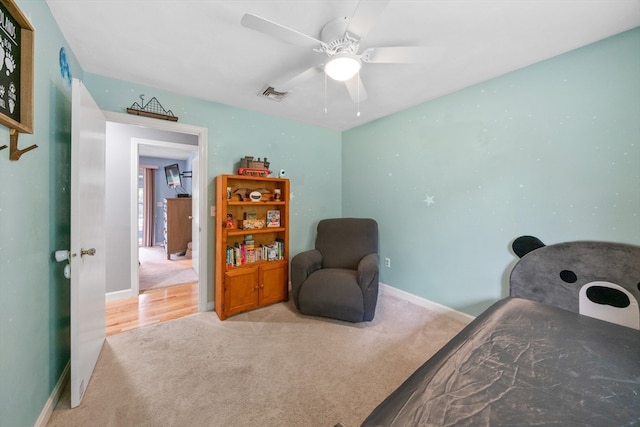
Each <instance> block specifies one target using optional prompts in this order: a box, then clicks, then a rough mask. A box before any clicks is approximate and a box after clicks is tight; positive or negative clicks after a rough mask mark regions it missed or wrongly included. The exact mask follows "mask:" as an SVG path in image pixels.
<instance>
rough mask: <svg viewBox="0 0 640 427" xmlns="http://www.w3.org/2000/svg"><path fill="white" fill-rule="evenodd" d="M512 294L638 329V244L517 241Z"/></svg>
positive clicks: (639, 289) (530, 237) (639, 265)
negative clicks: (551, 243) (547, 243)
mask: <svg viewBox="0 0 640 427" xmlns="http://www.w3.org/2000/svg"><path fill="white" fill-rule="evenodd" d="M512 247H513V250H514V252H515V253H516V255H518V256H519V257H520V260H519V261H518V263H517V264H516V265H515V266H514V268H513V270H512V271H511V276H510V279H509V283H510V295H511V296H512V297H518V298H525V299H529V300H533V301H538V302H542V303H544V304H548V305H552V306H556V307H560V308H564V309H566V310H570V311H574V312H576V313H581V314H585V315H588V316H591V317H596V318H599V319H602V320H607V321H611V322H614V323H619V324H622V325H624V326H629V327H632V328H635V329H640V309H639V308H638V301H640V246H635V245H628V244H623V243H611V242H597V241H577V242H565V243H557V244H553V245H549V246H547V245H545V244H544V243H542V241H540V240H539V239H537V238H535V237H532V236H522V237H518V238H517V239H516V240H514V242H513V244H512Z"/></svg>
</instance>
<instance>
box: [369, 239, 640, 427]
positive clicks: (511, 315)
mask: <svg viewBox="0 0 640 427" xmlns="http://www.w3.org/2000/svg"><path fill="white" fill-rule="evenodd" d="M591 243H592V242H590V244H591ZM579 246H580V245H579ZM582 246H584V244H582ZM539 247H540V246H539ZM625 249H630V252H629V253H628V255H630V256H629V260H630V261H632V262H633V265H632V266H631V267H630V269H627V270H624V271H625V272H631V273H632V274H631V276H634V277H635V279H630V281H629V280H627V281H626V282H625V281H624V280H622V281H621V280H618V282H624V283H623V286H618V285H615V286H618V287H619V288H620V289H622V290H623V291H624V292H626V293H627V294H628V295H630V296H631V299H633V300H634V301H633V303H635V306H634V305H633V304H631V302H630V303H629V304H628V305H627V306H625V307H618V306H621V305H623V304H621V303H619V302H618V300H616V301H614V302H615V304H617V306H616V307H613V308H616V309H620V312H621V313H623V314H624V310H625V309H630V310H631V311H633V310H636V313H637V311H638V308H637V294H638V292H639V291H640V289H639V287H640V283H639V282H640V258H639V256H640V247H636V246H633V247H629V248H625ZM530 251H533V249H531V248H528V249H526V252H527V253H528V252H530ZM566 252H567V248H566V247H562V248H560V253H561V254H562V255H561V256H564V254H565V253H566ZM539 255H540V253H538V254H537V257H538V258H539ZM623 255H624V254H623ZM521 256H522V257H523V259H522V260H521V261H524V260H525V258H524V254H523V255H521ZM620 256H621V253H620V252H617V253H616V257H617V258H616V260H617V261H615V262H614V261H611V262H607V264H612V263H613V264H615V265H616V268H617V269H618V270H620V266H621V264H620ZM556 258H557V257H554V259H556ZM531 259H535V258H533V257H532V258H529V260H531ZM580 260H584V257H580ZM556 261H557V260H556ZM556 261H554V262H556ZM536 262H537V263H540V261H539V260H538V259H536ZM636 264H637V265H636ZM525 267H526V266H525ZM560 268H565V264H563V263H561V267H560ZM520 270H523V269H522V268H519V267H518V265H516V268H514V271H513V272H512V278H511V279H512V280H511V287H512V288H511V296H509V297H506V298H504V299H501V300H500V301H498V302H496V303H495V304H494V305H492V306H491V307H490V308H489V309H487V310H486V311H485V312H483V313H482V314H481V315H479V316H478V317H477V318H475V319H474V320H473V321H472V322H471V323H470V324H469V325H467V327H465V328H464V329H463V330H462V331H461V332H460V333H459V334H458V335H456V336H455V337H454V338H453V339H452V340H451V341H449V342H448V343H447V344H446V345H445V346H444V347H443V348H442V349H441V350H440V351H438V352H437V353H436V354H435V355H433V357H431V358H430V359H429V360H428V361H426V362H425V363H424V364H423V365H422V366H421V367H420V368H418V369H417V370H416V371H415V372H414V373H413V374H412V375H411V376H410V377H409V378H408V379H407V380H406V381H405V382H404V383H403V384H402V385H400V387H398V388H397V389H396V390H395V391H394V392H392V393H391V394H390V395H389V396H388V397H387V398H386V399H385V400H384V401H383V402H382V403H380V404H379V405H378V406H377V407H376V408H375V409H374V410H373V412H372V413H371V414H370V415H369V416H368V417H367V418H366V419H365V421H364V422H363V423H362V426H363V427H372V426H384V427H391V426H402V427H407V426H474V427H477V426H523V425H527V426H530V425H536V426H550V425H553V426H607V427H609V426H631V425H640V331H638V330H637V328H634V327H629V326H625V322H627V321H628V319H622V321H620V322H618V323H614V322H612V321H607V320H602V318H595V317H593V316H587V315H584V314H580V311H579V310H580V308H581V307H582V306H580V308H579V307H578V304H577V303H576V311H572V310H570V309H567V308H566V307H564V306H566V302H561V303H560V304H559V305H560V307H558V306H555V305H550V304H549V303H545V302H541V301H534V300H532V299H536V298H538V299H541V300H544V299H545V298H546V296H542V297H540V296H539V295H534V296H532V298H531V299H528V298H519V297H515V296H514V294H518V293H519V291H518V290H519V289H520V288H521V287H522V286H523V281H522V280H520V279H521V278H522V277H523V278H525V279H526V280H528V281H534V282H538V280H537V279H536V278H535V277H534V275H532V274H531V270H532V269H530V268H525V269H524V270H523V271H525V272H526V274H523V275H522V277H519V275H520V273H521V271H520ZM544 270H545V271H546V270H548V269H547V268H546V267H545V268H544ZM583 270H584V269H583ZM560 271H562V272H563V274H564V276H565V277H566V276H567V273H565V272H566V271H569V270H567V269H563V270H560ZM571 271H573V270H571ZM616 271H617V270H616ZM514 272H515V273H516V274H515V275H514V274H513V273H514ZM574 273H575V274H574V275H575V276H577V277H588V276H589V275H587V274H583V273H584V271H580V270H576V271H575V272H574ZM545 274H546V273H545ZM618 274H619V273H618ZM624 274H626V273H624ZM571 278H572V279H573V276H572V277H571ZM607 278H608V277H607ZM550 280H553V279H550ZM585 280H587V281H586V282H584V283H583V282H580V280H578V279H576V280H572V281H571V283H572V285H571V286H572V287H573V288H575V289H576V291H575V292H574V290H572V289H570V287H567V289H568V290H566V292H565V291H563V292H565V293H566V294H567V295H571V296H570V297H569V298H574V297H575V298H578V294H579V293H580V290H582V291H583V292H582V293H584V288H585V287H586V289H587V290H589V287H593V286H594V285H593V284H594V283H595V284H596V285H595V286H598V287H599V288H600V287H603V286H604V285H603V283H609V282H604V281H602V278H600V279H598V280H592V279H591V278H589V279H585ZM633 280H635V282H634V281H633ZM565 283H568V282H567V281H565ZM612 286H614V285H612ZM543 287H544V286H540V287H539V288H543ZM558 287H559V285H558V286H555V285H554V286H553V292H554V293H555V294H557V293H558ZM611 289H613V290H614V291H617V290H618V289H617V288H615V287H612V288H611ZM543 293H544V292H543ZM574 294H575V295H574ZM616 297H620V295H616ZM599 304H601V305H602V304H603V303H602V301H599ZM563 307H564V308H563ZM609 308H612V307H609ZM636 315H637V314H636ZM625 316H626V314H625ZM627 317H628V316H627ZM634 325H635V324H634Z"/></svg>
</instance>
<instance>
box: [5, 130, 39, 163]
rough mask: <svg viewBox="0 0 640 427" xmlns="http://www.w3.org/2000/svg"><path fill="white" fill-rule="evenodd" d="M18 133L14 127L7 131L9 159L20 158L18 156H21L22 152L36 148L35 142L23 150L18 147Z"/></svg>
mask: <svg viewBox="0 0 640 427" xmlns="http://www.w3.org/2000/svg"><path fill="white" fill-rule="evenodd" d="M18 135H19V133H18V131H17V130H15V129H11V130H10V131H9V145H10V147H9V160H20V156H22V155H23V154H24V153H26V152H27V151H31V150H34V149H36V148H38V146H37V145H36V144H33V145H32V146H30V147H27V148H25V149H23V150H20V149H18ZM5 147H6V146H5Z"/></svg>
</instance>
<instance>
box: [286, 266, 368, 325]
mask: <svg viewBox="0 0 640 427" xmlns="http://www.w3.org/2000/svg"><path fill="white" fill-rule="evenodd" d="M357 274H358V272H357V271H356V270H347V269H344V268H324V269H321V270H318V271H316V272H315V273H313V274H312V275H310V276H309V277H308V278H307V280H306V281H305V282H304V286H303V287H302V289H300V294H299V296H298V303H299V304H300V307H301V309H302V311H303V312H304V313H305V314H309V315H312V316H323V317H331V318H334V319H341V320H346V321H348V322H360V321H362V318H363V316H364V300H363V296H362V290H361V289H360V287H359V286H358V284H357V283H358V282H357Z"/></svg>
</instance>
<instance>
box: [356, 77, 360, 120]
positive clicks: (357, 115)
mask: <svg viewBox="0 0 640 427" xmlns="http://www.w3.org/2000/svg"><path fill="white" fill-rule="evenodd" d="M356 117H360V71H358V112H357V113H356Z"/></svg>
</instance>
